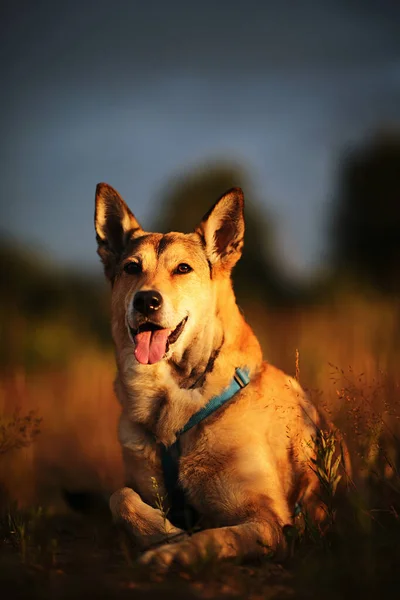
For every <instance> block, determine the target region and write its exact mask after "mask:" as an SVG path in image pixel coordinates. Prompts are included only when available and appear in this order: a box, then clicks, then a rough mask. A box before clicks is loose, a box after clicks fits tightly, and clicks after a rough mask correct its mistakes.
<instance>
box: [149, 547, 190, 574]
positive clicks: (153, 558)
mask: <svg viewBox="0 0 400 600" xmlns="http://www.w3.org/2000/svg"><path fill="white" fill-rule="evenodd" d="M197 558H198V556H197V549H196V546H195V544H194V543H193V542H191V541H190V540H189V541H184V542H178V543H176V544H163V545H162V546H159V547H158V548H155V549H153V550H147V552H144V554H142V556H141V557H140V558H139V563H140V564H141V565H145V566H147V567H149V568H151V569H152V570H155V571H157V572H158V573H167V572H168V571H169V570H170V569H171V568H172V567H188V566H190V565H192V564H193V563H194V562H195V561H196V559H197Z"/></svg>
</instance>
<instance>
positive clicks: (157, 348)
mask: <svg viewBox="0 0 400 600" xmlns="http://www.w3.org/2000/svg"><path fill="white" fill-rule="evenodd" d="M170 333H171V330H170V329H157V330H156V331H142V332H141V333H138V334H137V335H135V357H136V360H137V361H138V362H140V363H141V364H142V365H147V364H150V365H152V364H153V363H156V362H158V361H159V360H161V359H162V357H163V356H164V354H165V353H166V351H167V340H168V336H169V334H170Z"/></svg>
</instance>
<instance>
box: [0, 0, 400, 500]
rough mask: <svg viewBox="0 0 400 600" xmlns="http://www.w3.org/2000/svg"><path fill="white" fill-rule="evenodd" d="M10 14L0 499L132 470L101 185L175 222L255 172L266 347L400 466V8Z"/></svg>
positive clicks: (113, 482) (251, 204)
mask: <svg viewBox="0 0 400 600" xmlns="http://www.w3.org/2000/svg"><path fill="white" fill-rule="evenodd" d="M0 23H1V25H0V26H1V35H0V45H1V57H2V60H1V82H2V85H1V87H2V92H1V95H0V105H1V111H0V122H1V131H2V136H1V146H0V153H1V155H0V156H1V160H0V202H1V222H0V227H1V239H0V265H1V288H0V319H1V324H0V327H1V345H0V368H1V376H0V481H1V484H2V488H3V494H4V496H5V497H7V498H12V499H13V500H16V501H18V502H19V503H20V504H22V505H23V504H29V503H32V502H38V501H40V502H43V501H46V502H50V503H51V504H52V505H53V506H55V507H57V508H62V507H63V506H64V504H63V498H62V490H63V489H67V490H74V489H82V488H85V489H104V490H112V489H113V488H115V487H116V486H117V485H119V484H120V483H121V482H122V469H121V457H120V451H119V448H118V444H117V441H116V422H117V418H118V412H119V408H118V403H117V401H116V400H115V398H114V397H113V392H112V380H113V375H114V362H113V355H112V344H111V340H110V333H109V290H108V287H107V285H106V282H105V281H104V280H103V275H102V269H101V266H100V263H99V260H98V257H97V255H96V244H95V235H94V229H93V209H94V190H95V185H96V183H98V182H100V181H106V182H108V183H110V184H111V185H113V186H114V187H116V188H117V189H118V190H119V192H120V193H121V194H122V196H123V197H124V198H125V200H126V201H127V202H128V204H129V205H130V207H131V208H132V210H133V211H134V212H135V215H136V217H137V218H138V219H139V221H140V222H141V223H142V224H143V226H144V227H145V228H146V229H148V230H152V229H158V230H160V231H167V230H170V229H178V230H183V231H185V230H186V231H189V230H190V229H191V228H193V227H194V226H195V225H196V223H197V222H198V221H199V220H200V218H201V216H202V214H203V213H205V212H206V210H207V209H208V208H209V206H210V205H211V203H213V202H214V201H215V200H216V199H217V198H218V196H219V195H221V194H222V193H223V192H224V191H226V190H227V189H228V188H229V187H232V186H238V185H239V186H242V187H243V189H244V192H245V198H246V217H247V237H246V244H245V251H244V256H243V259H242V261H241V262H240V264H239V265H238V267H237V268H236V270H235V273H234V280H235V289H236V291H237V296H238V301H239V303H240V305H241V307H242V308H243V310H244V313H245V316H246V318H247V319H248V320H249V321H250V323H251V324H252V326H253V327H254V329H255V330H256V332H257V334H258V336H259V337H260V340H261V342H262V345H263V349H264V353H265V356H266V358H267V359H268V360H270V361H271V362H273V363H275V364H276V365H278V366H279V367H281V368H283V369H285V370H286V371H288V372H289V373H294V372H295V369H296V360H295V357H296V350H298V356H299V362H298V365H297V375H298V376H299V377H300V380H301V383H302V384H303V385H304V386H305V387H307V388H308V389H309V391H310V393H311V395H312V396H313V397H314V399H315V400H316V401H317V402H318V403H319V404H320V406H321V407H323V408H325V410H327V411H328V413H329V414H330V416H331V418H333V420H334V421H335V423H336V424H337V425H338V426H340V427H341V428H342V430H343V431H344V433H345V435H346V436H347V438H348V441H349V443H350V445H353V446H354V448H355V457H356V458H355V460H356V461H357V460H358V462H359V467H360V470H361V471H363V472H371V470H372V468H373V469H375V470H380V471H379V472H381V471H382V473H383V475H384V477H385V478H389V479H390V478H393V477H395V476H396V469H397V467H396V465H398V460H399V453H398V448H399V444H398V439H399V438H398V429H397V423H398V417H399V413H400V410H399V400H400V397H399V365H400V304H399V294H400V268H399V266H400V5H399V4H398V3H397V2H394V1H393V2H391V1H390V0H380V1H379V2H378V1H372V0H362V1H361V0H360V1H358V0H353V1H344V0H319V2H313V1H309V0H304V1H302V2H293V1H289V0H281V1H279V2H278V1H272V0H264V2H260V1H257V2H256V1H255V0H247V1H246V2H244V1H242V0H230V1H229V2H228V1H225V0H220V1H219V2H215V1H213V2H211V1H210V0H203V1H202V2H201V3H193V2H183V1H181V0H170V1H169V2H165V1H161V0H153V1H152V2H136V1H122V0H115V1H113V2H111V1H109V0H97V1H93V2H92V1H89V0H86V1H84V2H77V1H76V0H70V1H69V2H50V1H49V0H40V1H37V2H30V1H29V0H16V1H11V0H6V1H5V2H2V6H1V18H0ZM299 368H300V371H299ZM31 411H34V412H31ZM388 431H389V432H390V433H388ZM382 453H384V456H386V458H387V457H390V460H389V459H388V460H389V462H388V460H383V459H382V456H383V454H382ZM397 475H398V471H397ZM399 481H400V480H399Z"/></svg>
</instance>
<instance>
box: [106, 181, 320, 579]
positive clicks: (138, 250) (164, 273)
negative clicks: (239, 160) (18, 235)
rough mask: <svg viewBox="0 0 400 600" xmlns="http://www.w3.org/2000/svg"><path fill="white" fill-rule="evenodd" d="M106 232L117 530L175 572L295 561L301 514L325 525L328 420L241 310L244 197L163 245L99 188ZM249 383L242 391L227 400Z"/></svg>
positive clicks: (143, 558)
mask: <svg viewBox="0 0 400 600" xmlns="http://www.w3.org/2000/svg"><path fill="white" fill-rule="evenodd" d="M95 229H96V238H97V243H98V254H99V256H100V257H101V260H102V262H103V265H104V269H105V274H106V276H107V278H108V279H109V281H110V282H111V285H112V299H111V328H112V336H113V340H114V345H115V352H116V363H117V377H116V381H115V391H116V395H117V397H118V399H119V402H120V404H121V406H122V412H121V418H120V422H119V430H118V435H119V441H120V443H121V446H122V453H123V459H124V465H125V472H126V487H124V488H122V489H120V490H118V491H116V492H115V493H113V495H112V496H111V499H110V508H111V512H112V515H113V518H114V520H115V521H116V522H117V523H119V524H121V525H122V526H123V527H124V528H125V530H126V531H128V532H129V534H130V536H131V538H132V539H133V540H134V543H135V545H136V547H137V548H138V549H139V551H140V552H141V554H140V558H139V561H140V562H141V563H142V564H145V565H149V566H152V567H154V568H159V569H160V570H164V571H168V570H169V569H170V568H172V567H173V566H174V565H180V566H182V565H183V566H187V565H191V564H193V563H196V561H197V560H202V559H204V558H205V557H207V556H209V554H210V552H212V553H213V556H214V557H215V558H217V559H226V558H242V559H247V558H254V557H258V556H263V555H268V556H270V555H274V556H275V557H278V558H279V557H281V556H283V555H284V553H285V551H286V547H287V542H286V536H285V533H284V530H285V526H287V525H289V526H290V525H291V524H293V521H294V518H295V514H296V511H298V510H299V507H301V510H302V511H303V512H304V513H307V515H309V516H311V518H313V519H315V520H316V521H320V520H322V519H323V515H324V511H323V507H322V506H321V500H320V496H319V481H318V478H317V476H316V474H315V469H312V468H310V465H311V460H312V459H313V458H314V457H315V440H316V435H317V431H318V430H319V427H320V424H321V417H320V415H319V414H318V412H317V409H316V408H315V406H314V405H313V404H312V403H311V401H310V400H309V399H308V398H307V396H306V394H305V392H304V391H303V390H302V388H301V387H300V385H299V383H298V382H297V380H296V379H294V378H292V377H289V376H288V375H286V374H284V373H283V372H282V371H280V370H278V369H277V368H275V367H273V366H272V365H271V364H269V363H267V362H263V359H262V352H261V348H260V345H259V342H258V340H257V338H256V336H255V334H254V333H253V331H252V329H251V328H250V326H249V325H248V324H247V323H246V321H245V319H244V317H243V315H242V313H241V311H240V309H239V307H238V305H237V303H236V299H235V295H234V291H233V288H232V281H231V272H232V269H233V267H234V266H235V264H236V263H237V261H238V260H239V258H240V256H241V253H242V247H243V239H244V231H245V222H244V198H243V192H242V190H241V189H240V188H233V189H231V190H229V191H228V192H227V193H226V194H224V195H223V196H222V197H221V198H220V199H219V200H218V201H217V202H216V203H215V204H214V206H213V207H212V208H211V209H210V210H209V212H208V213H207V214H206V215H205V216H204V217H203V219H202V221H201V222H200V224H199V226H198V227H197V229H196V230H195V231H194V232H193V233H189V234H183V233H177V232H170V233H166V234H161V233H149V232H146V231H144V230H143V229H142V227H141V226H140V224H139V223H138V221H137V220H136V218H135V217H134V215H133V214H132V212H131V211H130V209H129V208H128V206H127V205H126V204H125V202H124V200H123V199H122V198H121V196H120V195H119V194H118V192H117V191H116V190H114V189H113V188H112V187H110V186H109V185H107V184H105V183H100V184H99V185H98V186H97V189H96V211H95ZM238 373H239V379H240V375H241V377H242V381H239V383H237V385H236V387H234V391H233V392H232V393H231V394H230V397H229V398H228V399H227V400H224V401H223V402H222V401H221V398H222V400H223V396H224V394H225V395H226V393H228V392H229V390H230V389H231V387H232V385H234V382H235V381H236V380H237V374H238ZM243 380H244V381H243ZM227 390H228V392H227ZM228 395H229V393H228ZM215 399H217V401H218V402H219V405H218V407H217V408H215V407H214V409H213V410H212V411H210V406H211V404H212V403H214V401H215ZM204 411H206V413H207V414H206V416H205V417H204ZM199 415H200V417H201V418H199ZM193 419H194V420H195V423H194V421H193ZM193 423H194V424H193ZM171 449H174V453H173V452H172V450H171ZM173 454H174V456H173ZM165 457H167V459H168V460H167V461H165ZM168 461H169V466H170V467H171V465H172V470H173V469H175V481H173V483H172V485H171V482H169V483H168V481H167V477H166V472H165V471H166V463H168ZM167 466H168V465H167ZM175 493H178V496H179V494H180V499H181V500H182V497H183V498H184V504H183V507H184V510H183V514H189V513H188V511H187V510H186V509H187V508H190V510H191V511H192V512H191V513H190V514H192V515H193V514H195V515H196V519H197V520H196V523H198V524H197V525H196V526H195V525H193V524H192V525H191V526H190V527H189V528H188V527H185V523H184V521H183V520H182V519H179V518H178V517H177V516H176V515H177V514H178V513H179V511H177V512H176V514H175V516H174V506H173V504H174V494H175ZM181 508H182V506H181ZM185 510H186V512H185ZM181 515H182V511H181Z"/></svg>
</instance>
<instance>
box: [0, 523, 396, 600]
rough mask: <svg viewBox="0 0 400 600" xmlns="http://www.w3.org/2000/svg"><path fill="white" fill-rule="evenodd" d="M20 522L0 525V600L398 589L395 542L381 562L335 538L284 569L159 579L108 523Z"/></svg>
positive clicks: (266, 566) (269, 565)
mask: <svg viewBox="0 0 400 600" xmlns="http://www.w3.org/2000/svg"><path fill="white" fill-rule="evenodd" d="M18 519H19V517H17V518H15V517H11V520H10V518H9V519H8V523H5V524H4V523H3V525H4V526H3V532H2V539H1V542H2V543H1V547H0V586H1V587H0V590H1V592H2V593H1V597H2V598H32V599H36V598H37V599H40V600H47V599H51V600H53V599H54V600H61V599H67V598H84V597H85V598H113V599H117V600H118V599H120V598H121V599H124V598H129V599H142V598H144V599H146V598H149V599H153V598H157V599H163V598H174V600H180V599H182V600H183V599H185V600H190V599H192V598H193V599H195V598H196V599H197V598H207V599H213V598H246V599H252V600H261V599H263V600H268V599H270V598H274V599H275V598H283V599H284V598H305V599H306V598H320V597H323V598H324V599H325V600H330V599H332V600H336V599H339V598H340V599H342V598H355V597H362V598H384V597H390V598H393V597H397V596H398V593H397V592H398V589H399V586H400V576H399V574H398V573H397V571H398V568H397V567H396V564H399V563H397V558H398V557H399V556H400V552H399V545H397V546H395V547H394V546H393V540H392V541H391V542H390V544H385V543H383V544H382V545H381V553H380V554H381V560H377V559H376V557H373V558H372V559H371V551H372V548H371V546H370V543H369V541H368V540H367V538H366V539H365V540H364V542H365V543H364V544H363V543H362V541H361V544H362V547H361V546H360V547H358V548H357V544H358V543H359V542H360V540H358V541H357V542H354V541H352V543H351V544H350V545H349V548H347V549H346V548H343V547H340V548H339V550H337V549H335V540H334V538H332V540H331V541H330V548H327V547H325V548H322V547H317V546H315V547H309V548H307V549H306V551H298V552H296V553H295V554H294V555H292V557H291V558H290V559H288V561H286V563H285V564H284V565H280V564H275V563H273V562H272V561H270V560H263V561H261V562H259V563H257V564H242V565H239V564H234V563H224V564H216V563H213V562H210V563H207V564H202V565H197V566H196V567H195V568H194V569H193V570H192V571H190V572H176V573H173V574H170V575H168V576H167V577H163V578H161V577H158V576H157V575H155V574H152V573H149V572H148V571H146V570H144V569H143V568H141V567H139V566H138V565H137V564H136V562H135V554H134V551H133V550H132V548H131V546H130V544H129V542H128V540H127V539H126V538H125V537H124V536H123V535H121V533H119V532H118V531H117V530H116V529H115V528H114V527H113V526H112V524H111V523H109V521H107V520H105V521H103V522H101V521H100V520H99V519H93V518H87V517H83V516H80V515H75V514H73V513H72V512H71V513H70V514H66V515H63V516H53V517H50V516H44V515H43V514H41V515H39V516H37V515H35V516H34V517H33V518H32V517H29V519H31V520H29V519H28V520H25V521H24V523H25V525H21V523H22V519H21V520H20V521H19V522H18ZM25 519H26V517H25ZM382 539H383V538H382ZM341 544H342V542H341V541H339V546H340V545H341ZM385 553H386V554H387V553H389V554H390V556H387V557H385ZM364 554H365V556H363V555H364ZM352 561H353V564H352ZM366 565H367V569H365V566H366Z"/></svg>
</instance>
